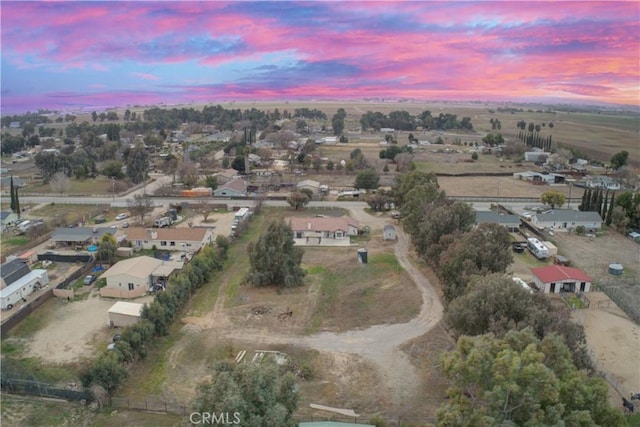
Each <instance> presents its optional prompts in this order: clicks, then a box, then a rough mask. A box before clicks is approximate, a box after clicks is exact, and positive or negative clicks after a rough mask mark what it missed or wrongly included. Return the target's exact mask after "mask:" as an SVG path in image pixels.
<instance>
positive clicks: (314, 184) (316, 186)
mask: <svg viewBox="0 0 640 427" xmlns="http://www.w3.org/2000/svg"><path fill="white" fill-rule="evenodd" d="M296 188H297V189H298V191H300V190H303V189H305V188H306V189H308V190H311V191H313V194H316V193H318V192H319V191H320V183H319V182H318V181H314V180H312V179H305V180H303V181H300V182H299V183H298V184H297V185H296Z"/></svg>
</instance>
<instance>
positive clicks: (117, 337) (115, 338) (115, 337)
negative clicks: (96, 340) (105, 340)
mask: <svg viewBox="0 0 640 427" xmlns="http://www.w3.org/2000/svg"><path fill="white" fill-rule="evenodd" d="M121 339H122V335H114V336H113V339H112V340H111V341H112V342H118V341H120V340H121Z"/></svg>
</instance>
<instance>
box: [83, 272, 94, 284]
mask: <svg viewBox="0 0 640 427" xmlns="http://www.w3.org/2000/svg"><path fill="white" fill-rule="evenodd" d="M95 280H96V276H94V275H93V274H90V275H88V276H85V278H84V281H83V283H84V284H85V286H89V285H90V284H92V283H93V282H94V281H95Z"/></svg>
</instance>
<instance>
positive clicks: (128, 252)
mask: <svg viewBox="0 0 640 427" xmlns="http://www.w3.org/2000/svg"><path fill="white" fill-rule="evenodd" d="M116 255H117V256H121V257H126V258H129V257H131V256H132V255H133V248H127V247H124V246H121V247H119V248H118V249H116Z"/></svg>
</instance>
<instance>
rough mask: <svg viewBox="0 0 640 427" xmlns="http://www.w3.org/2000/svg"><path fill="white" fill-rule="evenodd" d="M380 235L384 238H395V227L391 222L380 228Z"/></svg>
mask: <svg viewBox="0 0 640 427" xmlns="http://www.w3.org/2000/svg"><path fill="white" fill-rule="evenodd" d="M382 237H383V239H384V240H396V238H397V236H396V228H395V227H394V226H393V225H391V224H387V225H385V226H384V227H383V228H382Z"/></svg>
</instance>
